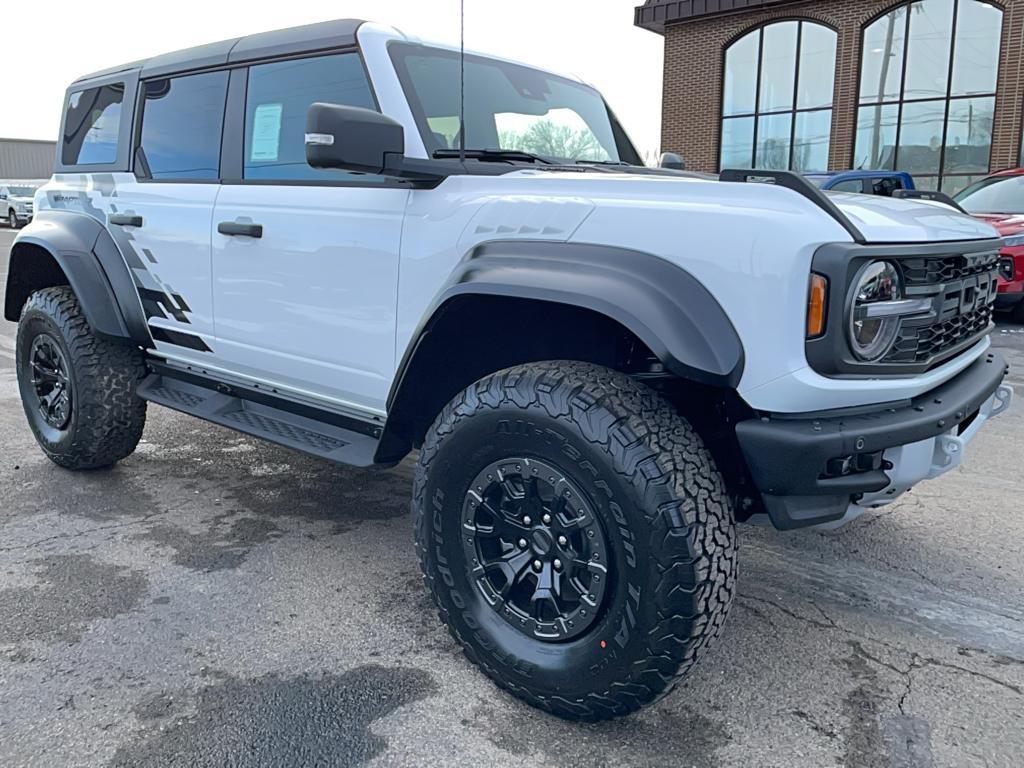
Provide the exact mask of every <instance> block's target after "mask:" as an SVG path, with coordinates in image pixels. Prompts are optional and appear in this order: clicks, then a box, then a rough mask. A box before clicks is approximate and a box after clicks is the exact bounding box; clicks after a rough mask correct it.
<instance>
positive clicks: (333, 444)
mask: <svg viewBox="0 0 1024 768" xmlns="http://www.w3.org/2000/svg"><path fill="white" fill-rule="evenodd" d="M223 389H227V390H228V391H227V392H223V391H218V390H217V389H213V388H211V387H206V386H202V385H200V384H197V383H194V382H188V381H182V380H180V379H177V378H173V377H171V376H166V375H163V374H161V373H152V374H150V375H149V376H147V377H146V378H145V379H143V381H142V383H140V384H139V387H138V394H139V397H141V398H142V399H143V400H148V401H149V402H151V403H156V404H157V405H163V406H165V407H167V408H172V409H174V410H176V411H181V412H182V413H187V414H189V415H190V416H196V417H198V418H200V419H205V420H206V421H212V422H213V423H214V424H220V425H221V426H223V427H228V428H230V429H234V430H236V431H238V432H244V433H245V434H247V435H252V436H253V437H259V438H262V439H263V440H267V441H269V442H271V443H277V444H278V445H283V446H285V447H287V448H293V449H295V450H297V451H302V452H303V453H308V454H311V455H313V456H318V457H319V458H321V459H327V460H328V461H333V462H336V463H338V464H347V465H349V466H354V467H369V466H372V465H373V464H374V460H373V457H374V454H375V453H376V452H377V443H378V440H377V438H376V437H373V436H372V435H370V434H364V433H362V432H357V431H355V430H352V429H347V428H345V427H342V426H339V425H337V424H331V423H328V421H322V420H320V419H318V418H310V417H309V416H304V415H300V414H298V413H292V412H290V411H288V410H284V409H282V408H278V407H275V406H272V405H269V404H268V403H266V402H262V403H257V402H254V401H253V400H250V399H243V398H241V397H237V396H236V395H235V394H234V390H232V389H231V388H228V387H223ZM303 410H304V411H305V412H306V413H307V414H312V413H315V410H314V409H311V408H304V409H303ZM323 416H324V418H325V419H327V420H330V421H334V420H336V419H337V417H336V415H335V414H330V413H328V412H326V411H325V412H323ZM368 426H369V425H368ZM371 429H372V428H371Z"/></svg>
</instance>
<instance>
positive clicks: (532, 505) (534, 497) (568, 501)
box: [463, 457, 609, 642]
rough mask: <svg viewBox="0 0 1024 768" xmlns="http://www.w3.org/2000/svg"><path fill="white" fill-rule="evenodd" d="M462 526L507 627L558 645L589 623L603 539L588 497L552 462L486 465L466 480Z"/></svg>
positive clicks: (603, 558)
mask: <svg viewBox="0 0 1024 768" xmlns="http://www.w3.org/2000/svg"><path fill="white" fill-rule="evenodd" d="M463 525H464V528H465V531H466V535H465V537H464V539H463V549H464V551H465V555H466V562H467V563H472V568H471V571H470V574H471V576H472V578H473V579H474V580H475V583H476V586H477V588H478V589H479V590H480V591H481V593H482V594H483V596H484V599H485V600H487V602H488V603H489V604H490V606H491V607H492V608H493V609H494V610H495V611H496V612H497V613H498V615H500V616H501V617H502V618H503V619H504V620H505V621H507V622H508V623H509V624H511V625H512V626H513V627H516V628H517V629H519V630H520V631H522V632H523V633H525V634H527V635H528V636H530V637H533V638H536V639H537V640H541V641H544V642H558V641H564V640H570V639H572V638H575V637H578V636H579V635H581V634H583V633H584V632H586V630H587V629H589V628H590V626H591V625H592V624H593V623H594V620H595V619H596V618H597V616H598V614H599V611H600V607H601V605H602V602H603V600H604V594H605V586H606V585H607V583H608V576H609V574H608V543H607V539H606V537H605V534H604V531H603V529H602V526H601V523H600V522H599V520H598V518H597V516H596V515H595V514H594V511H593V509H592V505H591V504H590V502H589V501H587V499H586V498H585V497H584V496H583V494H582V493H580V491H579V490H578V489H576V488H575V487H574V486H573V484H572V483H571V482H570V481H569V480H568V479H566V477H564V475H563V473H562V472H561V471H560V470H559V469H558V468H557V467H555V466H554V465H553V464H549V463H546V462H543V461H540V460H538V459H528V458H525V457H522V458H510V459H506V460H503V461H497V462H494V463H492V464H490V465H489V466H487V467H486V468H485V469H483V470H482V471H481V472H480V473H479V474H478V475H477V476H476V478H475V479H474V480H473V482H472V483H471V484H470V487H469V491H468V492H467V494H466V499H465V503H464V507H463Z"/></svg>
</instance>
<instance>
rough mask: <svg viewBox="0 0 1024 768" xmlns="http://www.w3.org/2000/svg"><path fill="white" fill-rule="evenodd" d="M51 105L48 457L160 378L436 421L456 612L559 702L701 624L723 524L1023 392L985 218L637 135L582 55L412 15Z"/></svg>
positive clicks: (46, 274)
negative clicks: (1007, 357)
mask: <svg viewBox="0 0 1024 768" xmlns="http://www.w3.org/2000/svg"><path fill="white" fill-rule="evenodd" d="M463 71H464V88H465V90H464V97H463V95H462V88H461V87H460V73H462V72H463ZM460 115H461V116H462V117H461V118H460ZM60 135H61V142H60V146H59V148H58V157H57V160H56V169H55V174H54V176H53V178H52V179H51V180H50V181H49V182H48V183H47V184H46V185H45V186H44V187H43V188H42V189H41V190H40V191H39V192H38V193H37V195H36V198H35V200H36V215H35V220H34V221H33V222H32V223H31V224H30V225H29V226H28V227H26V228H25V229H24V230H22V231H21V233H20V234H19V236H18V238H17V240H16V241H15V244H14V246H13V249H12V252H11V257H10V267H9V278H8V283H7V292H6V305H5V316H6V317H7V319H9V320H16V321H18V322H19V329H18V337H17V367H18V376H19V382H20V392H21V397H22V399H23V401H24V406H25V413H26V415H27V417H28V421H29V424H30V425H31V428H32V431H33V432H34V434H35V436H36V438H37V439H38V441H39V444H40V445H41V447H42V449H43V451H45V453H46V454H47V456H49V457H50V458H51V459H52V460H53V461H54V462H56V463H57V464H59V465H60V466H62V467H67V468H68V469H91V468H95V467H104V466H107V465H110V464H113V463H114V462H117V461H118V460H120V459H123V458H125V457H126V456H128V455H129V454H130V453H131V452H132V451H133V450H134V449H135V446H136V443H137V442H138V441H139V438H140V436H141V435H142V431H143V425H144V422H145V418H146V407H147V403H149V402H152V403H157V404H160V405H163V406H166V407H169V408H174V409H177V410H179V411H183V412H185V413H189V414H192V415H194V416H198V417H200V418H203V419H207V420H209V421H212V422H215V423H217V424H221V425H224V426H227V427H230V428H233V429H236V430H238V431H240V432H244V433H247V434H250V435H255V436H258V437H260V438H264V439H267V440H270V441H273V442H276V443H280V444H282V445H285V446H289V447H291V448H294V449H297V450H301V451H306V452H308V453H311V454H314V455H316V456H320V457H322V458H324V459H326V460H328V461H332V462H337V463H341V464H348V465H353V466H357V467H371V466H377V467H387V466H392V465H394V464H396V463H397V462H399V461H401V460H402V459H403V458H405V457H406V456H407V455H408V454H409V453H410V452H412V451H413V450H414V449H416V450H418V451H419V455H418V465H417V470H416V476H415V483H414V487H413V491H412V507H413V512H414V516H415V529H416V543H417V550H418V552H419V556H420V559H421V562H422V568H423V573H424V575H425V578H426V583H427V585H428V586H429V588H430V590H431V591H432V593H433V597H434V599H435V601H436V602H437V605H438V607H439V609H440V614H441V618H442V619H443V621H444V622H445V623H446V624H447V626H448V627H449V629H450V630H451V633H452V635H453V636H454V638H455V640H456V641H457V642H458V643H460V644H461V646H462V647H463V648H464V649H465V652H466V654H467V656H468V657H469V658H470V659H471V660H472V661H473V662H474V663H476V664H477V665H479V667H480V668H481V669H482V670H483V671H484V672H485V673H486V674H487V675H489V676H490V677H491V678H493V679H494V680H495V681H496V682H497V683H499V684H500V685H501V686H503V687H504V688H506V689H508V690H509V691H511V692H512V693H514V694H515V695H517V696H520V697H522V698H523V699H525V700H527V701H528V702H530V703H532V704H534V705H536V706H538V707H542V708H543V709H545V710H548V711H550V712H553V713H556V714H559V715H562V716H564V717H572V718H580V719H598V718H603V717H611V716H615V715H622V714H626V713H629V712H632V711H634V710H636V709H638V708H639V707H641V706H643V705H644V704H646V703H648V702H651V701H653V700H654V699H656V698H658V697H659V696H661V695H663V694H664V693H665V692H666V691H668V690H669V689H670V688H671V687H672V686H673V684H674V683H675V682H676V681H677V680H678V679H679V678H680V676H682V675H683V674H684V673H686V672H687V671H688V670H689V669H690V668H691V667H692V666H693V664H694V663H695V662H696V661H697V659H698V658H700V657H701V655H702V654H703V653H705V651H706V650H707V649H708V647H709V646H710V644H711V642H712V641H713V640H714V639H715V637H716V636H718V635H719V634H720V632H721V630H722V625H723V622H724V621H725V617H726V613H727V612H728V610H729V607H730V604H731V602H732V599H733V596H734V593H735V589H736V567H737V566H736V559H737V540H736V529H735V526H736V523H737V522H745V521H750V520H752V519H761V520H766V521H770V522H771V523H772V524H774V525H775V526H776V527H777V528H780V529H791V528H800V527H808V526H820V525H830V524H831V525H835V524H837V523H841V522H843V521H846V520H848V519H850V518H851V517H853V516H854V515H856V514H857V513H858V512H859V511H860V510H863V509H865V508H868V507H873V506H877V505H880V504H885V503H888V502H891V501H892V500H893V499H895V498H897V497H898V496H899V495H900V494H902V493H904V492H906V491H908V490H909V489H910V488H911V487H912V486H914V485H915V484H917V483H919V482H921V481H923V480H926V479H928V478H932V477H935V476H936V475H939V474H941V473H943V472H947V471H948V470H950V469H952V468H954V467H956V466H957V465H958V463H959V461H960V457H961V456H962V454H963V451H964V448H965V446H966V444H967V443H968V442H969V441H970V440H971V439H972V438H973V437H974V436H975V435H976V434H977V432H978V430H979V429H980V428H981V427H982V426H983V425H984V423H985V422H986V420H988V419H990V418H992V417H993V416H995V415H997V414H998V413H999V412H1001V411H1002V410H1004V409H1005V408H1006V407H1007V406H1008V405H1009V402H1010V398H1011V396H1012V391H1011V390H1010V388H1009V387H1008V386H1006V385H1005V384H1003V379H1004V376H1005V373H1006V364H1005V362H1004V361H1003V359H1002V358H1001V357H1000V356H999V355H998V354H996V353H994V352H992V351H991V350H990V347H989V339H988V332H989V330H990V329H991V317H992V307H993V302H994V298H995V292H996V270H997V266H998V250H999V245H1000V241H999V240H998V239H997V237H996V234H995V232H994V231H993V230H992V229H991V228H990V227H988V226H987V225H985V224H983V223H980V222H978V221H976V220H974V219H972V218H970V217H968V216H964V215H961V214H960V213H958V212H957V211H955V210H953V209H951V208H948V207H942V206H936V205H933V204H929V203H927V202H915V201H903V200H893V199H889V198H882V197H869V196H864V195H851V194H833V195H827V194H825V193H822V192H821V191H819V190H818V189H817V188H816V187H814V186H813V185H811V184H810V183H808V182H807V181H805V180H804V179H803V178H801V177H799V176H796V175H794V174H790V173H784V172H772V171H764V172H761V171H758V172H756V173H755V172H752V171H726V172H724V173H723V174H722V175H721V177H720V178H717V179H712V180H707V179H700V178H692V177H688V176H687V175H686V174H685V173H684V172H680V171H678V170H673V169H669V168H645V167H643V165H642V164H641V161H640V157H639V156H638V154H637V151H636V149H635V148H634V147H633V145H632V144H631V143H630V141H629V139H628V137H627V136H626V134H625V133H624V132H623V130H622V127H621V126H620V124H619V122H618V121H617V120H616V118H615V115H614V114H613V113H612V111H611V110H610V109H609V108H608V106H607V105H606V103H605V102H604V100H603V99H602V97H601V95H600V94H599V93H598V92H597V91H596V90H594V89H593V88H591V87H589V86H587V85H586V84H584V83H582V82H579V81H578V80H575V79H571V78H567V77H562V76H557V75H554V74H551V73H548V72H543V71H540V70H537V69H535V68H531V67H528V66H523V65H520V64H514V63H511V62H508V61H504V60H499V59H495V58H489V57H486V56H481V55H475V54H472V55H466V57H465V60H464V62H460V56H459V51H458V50H453V49H450V48H446V47H444V46H438V45H429V44H425V43H423V42H422V41H419V40H416V39H413V38H410V37H408V36H406V35H403V34H401V33H400V32H398V31H396V30H394V29H391V28H387V27H383V26H378V25H374V24H370V23H361V22H356V21H336V22H329V23H323V24H317V25H313V26H307V27H301V28H296V29H289V30H283V31H277V32H269V33H266V34H257V35H251V36H248V37H242V38H239V39H235V40H227V41H224V42H221V43H214V44H211V45H205V46H201V47H199V48H194V49H191V50H186V51H180V52H177V53H171V54H167V55H162V56H157V57H155V58H152V59H148V60H145V61H140V62H135V63H132V64H127V65H125V66H122V67H117V68H115V69H111V70H108V71H104V72H99V73H96V74H93V75H90V76H88V77H84V78H82V79H80V80H78V81H76V82H75V83H73V84H72V85H71V87H70V88H69V89H68V92H67V98H66V101H65V109H64V115H63V123H62V126H61V134H60ZM765 182H767V183H765ZM338 503H339V504H344V503H345V499H339V500H338Z"/></svg>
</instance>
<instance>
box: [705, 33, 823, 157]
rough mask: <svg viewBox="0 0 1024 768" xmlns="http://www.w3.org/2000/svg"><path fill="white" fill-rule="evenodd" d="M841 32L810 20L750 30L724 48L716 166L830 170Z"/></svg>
mask: <svg viewBox="0 0 1024 768" xmlns="http://www.w3.org/2000/svg"><path fill="white" fill-rule="evenodd" d="M835 63H836V33H835V32H834V31H833V30H831V29H829V28H828V27H825V26H823V25H821V24H815V23H812V22H809V21H780V22H775V23H773V24H768V25H766V26H763V27H760V28H758V29H755V30H753V31H751V32H748V33H747V34H746V35H744V36H743V37H741V38H739V39H738V40H737V41H736V42H734V43H733V44H732V45H731V46H730V47H729V49H728V50H727V51H726V59H725V78H724V88H723V92H722V133H721V137H722V138H721V151H720V154H719V167H721V168H751V167H753V168H766V169H779V170H789V169H794V170H802V171H823V170H825V169H826V168H827V167H828V153H829V145H830V136H831V130H832V96H833V91H834V89H835V68H836V66H835Z"/></svg>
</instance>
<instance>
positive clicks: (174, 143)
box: [136, 72, 228, 180]
mask: <svg viewBox="0 0 1024 768" xmlns="http://www.w3.org/2000/svg"><path fill="white" fill-rule="evenodd" d="M143 87H144V100H143V105H142V138H141V142H140V148H141V150H142V151H141V153H140V155H139V157H138V158H137V162H136V172H138V171H139V170H140V168H139V165H140V164H143V163H144V168H143V169H142V170H143V171H145V170H146V169H148V172H149V173H148V175H149V177H150V178H153V179H182V180H190V179H191V180H195V179H216V178H218V177H219V176H220V141H221V130H222V128H223V125H224V100H225V98H226V96H227V88H228V73H227V72H207V73H205V74H201V75H187V76H185V77H172V78H162V79H160V80H147V81H146V83H145V84H144V86H143Z"/></svg>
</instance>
